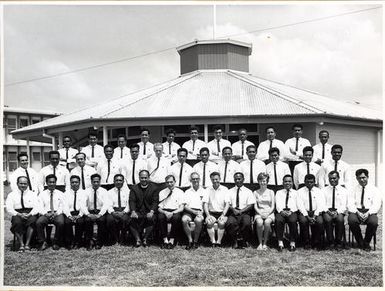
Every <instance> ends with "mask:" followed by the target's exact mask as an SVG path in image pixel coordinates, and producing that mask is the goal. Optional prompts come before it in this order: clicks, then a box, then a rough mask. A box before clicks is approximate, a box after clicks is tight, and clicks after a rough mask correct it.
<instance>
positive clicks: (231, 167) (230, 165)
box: [218, 160, 242, 183]
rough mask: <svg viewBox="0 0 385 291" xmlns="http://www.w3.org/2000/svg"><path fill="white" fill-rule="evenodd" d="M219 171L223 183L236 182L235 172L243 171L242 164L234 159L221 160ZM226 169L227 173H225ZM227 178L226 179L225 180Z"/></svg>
mask: <svg viewBox="0 0 385 291" xmlns="http://www.w3.org/2000/svg"><path fill="white" fill-rule="evenodd" d="M218 168H219V173H220V174H221V182H223V183H234V174H235V173H237V172H242V170H241V166H240V164H238V163H237V162H236V161H234V160H230V161H228V162H227V167H226V161H225V160H220V161H219V162H218ZM225 170H226V175H225ZM225 178H226V180H225Z"/></svg>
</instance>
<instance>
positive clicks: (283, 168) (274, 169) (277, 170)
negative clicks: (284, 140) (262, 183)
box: [266, 148, 291, 192]
mask: <svg viewBox="0 0 385 291" xmlns="http://www.w3.org/2000/svg"><path fill="white" fill-rule="evenodd" d="M279 154H280V151H279V149H278V148H271V149H270V150H269V155H270V161H271V163H269V164H268V165H267V166H266V173H267V174H268V175H269V177H270V179H269V182H268V185H267V187H268V188H269V189H271V190H273V191H274V192H277V191H278V190H281V189H283V184H282V183H283V182H282V181H283V177H284V176H286V175H290V176H291V172H290V168H289V166H288V165H287V164H286V163H284V162H282V161H280V160H279Z"/></svg>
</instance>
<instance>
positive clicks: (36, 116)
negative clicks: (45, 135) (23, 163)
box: [3, 105, 59, 180]
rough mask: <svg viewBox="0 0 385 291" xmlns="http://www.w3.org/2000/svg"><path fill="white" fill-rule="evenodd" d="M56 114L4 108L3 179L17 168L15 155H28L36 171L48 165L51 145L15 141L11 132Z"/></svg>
mask: <svg viewBox="0 0 385 291" xmlns="http://www.w3.org/2000/svg"><path fill="white" fill-rule="evenodd" d="M58 115H59V114H58V113H54V112H48V111H42V110H30V109H24V108H16V107H9V106H6V105H5V106H4V114H3V116H4V119H3V177H4V180H8V178H9V175H10V173H12V171H14V170H15V169H16V168H17V167H18V162H17V155H18V154H20V153H28V155H29V157H30V165H31V167H32V168H34V169H35V170H36V171H39V170H40V169H41V168H42V167H43V166H45V165H47V164H48V163H49V160H48V152H49V151H50V150H52V144H51V143H45V142H39V141H33V140H28V138H27V139H24V140H21V139H16V138H14V137H13V136H12V134H11V132H12V131H14V130H17V129H22V128H25V127H28V126H30V125H34V124H37V123H39V122H41V121H44V120H47V119H49V118H52V117H55V116H58Z"/></svg>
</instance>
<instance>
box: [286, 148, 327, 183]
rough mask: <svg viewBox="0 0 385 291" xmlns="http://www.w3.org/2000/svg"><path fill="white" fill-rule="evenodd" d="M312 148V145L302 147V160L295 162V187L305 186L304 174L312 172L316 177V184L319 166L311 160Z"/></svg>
mask: <svg viewBox="0 0 385 291" xmlns="http://www.w3.org/2000/svg"><path fill="white" fill-rule="evenodd" d="M313 151H314V150H313V148H312V147H309V146H307V147H304V148H303V151H302V152H303V160H304V161H303V162H302V163H299V164H297V165H296V166H295V167H294V174H293V176H294V185H295V188H296V189H299V188H302V187H304V186H305V176H306V175H308V174H313V175H314V176H315V177H316V184H317V185H318V180H319V171H320V168H321V167H320V166H319V165H318V164H316V163H314V162H312V160H313Z"/></svg>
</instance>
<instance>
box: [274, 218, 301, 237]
mask: <svg viewBox="0 0 385 291" xmlns="http://www.w3.org/2000/svg"><path fill="white" fill-rule="evenodd" d="M297 220H298V215H297V212H292V213H291V214H290V215H289V216H282V215H281V213H277V214H275V232H276V234H277V239H278V240H283V233H284V230H285V223H287V224H288V225H289V237H290V242H295V241H296V240H297V236H298V226H297Z"/></svg>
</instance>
